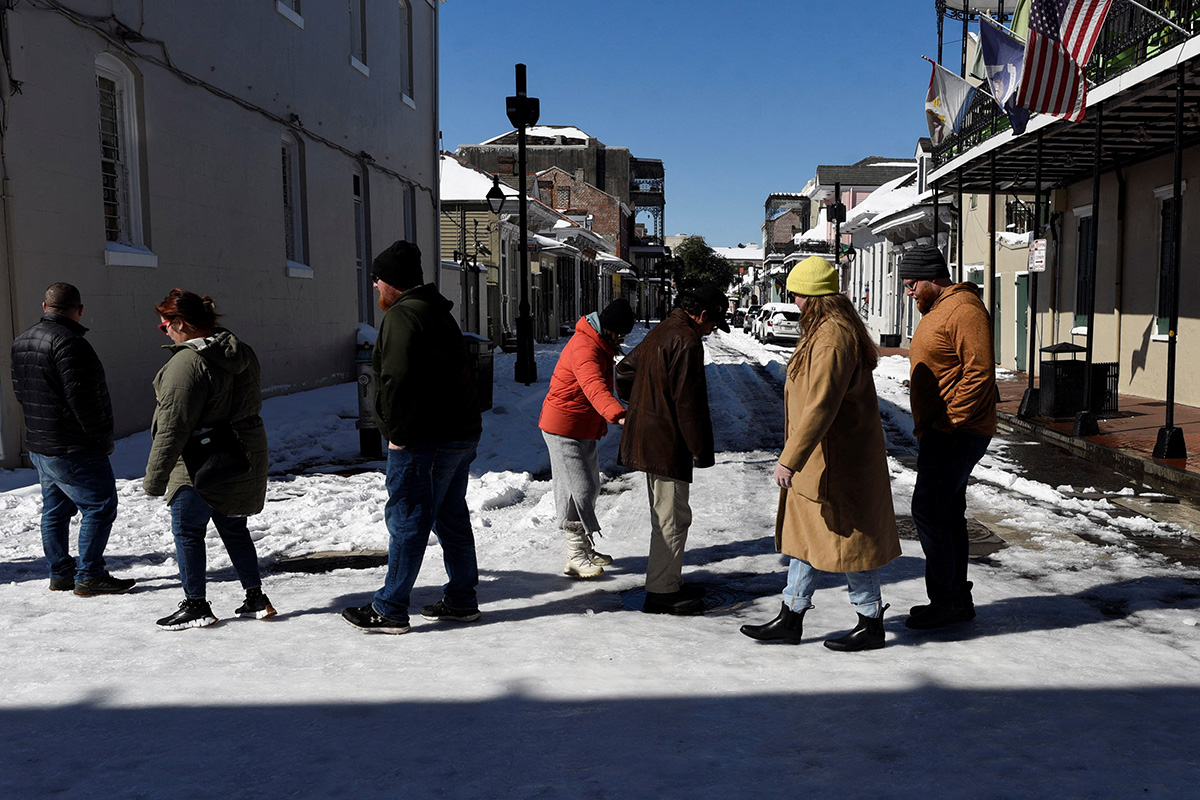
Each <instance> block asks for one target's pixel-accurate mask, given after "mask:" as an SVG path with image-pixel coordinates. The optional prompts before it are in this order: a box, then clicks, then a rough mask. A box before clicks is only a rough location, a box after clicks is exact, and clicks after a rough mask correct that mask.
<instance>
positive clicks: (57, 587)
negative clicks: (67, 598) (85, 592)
mask: <svg viewBox="0 0 1200 800" xmlns="http://www.w3.org/2000/svg"><path fill="white" fill-rule="evenodd" d="M50 591H52V592H73V591H75V576H74V575H72V576H71V577H69V578H51V579H50Z"/></svg>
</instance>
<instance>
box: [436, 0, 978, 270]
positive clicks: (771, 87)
mask: <svg viewBox="0 0 1200 800" xmlns="http://www.w3.org/2000/svg"><path fill="white" fill-rule="evenodd" d="M973 27H974V26H973ZM945 37H946V54H947V55H946V60H947V61H948V62H949V61H954V62H955V65H957V53H958V49H957V48H958V47H959V44H958V42H959V40H960V38H961V23H957V24H956V23H953V22H951V21H950V20H947V25H946V32H945ZM951 42H953V44H951ZM936 50H937V14H936V11H935V10H934V1H933V0H903V1H902V2H897V1H896V0H891V1H890V2H884V0H871V1H869V2H856V1H855V0H832V1H830V0H742V2H733V3H729V2H720V3H717V2H697V0H690V1H689V0H605V1H604V2H564V0H518V2H512V3H499V2H495V0H447V2H446V3H444V4H442V5H441V128H442V134H443V139H442V147H443V148H444V149H446V150H450V151H453V150H454V149H455V148H457V147H458V146H459V145H461V144H473V143H478V142H481V141H484V140H485V139H489V138H491V137H493V136H496V135H499V134H501V133H504V132H506V131H509V130H511V129H512V126H511V125H509V123H508V119H507V117H506V116H505V113H504V98H505V97H506V96H507V95H511V94H514V93H515V74H514V69H513V67H514V65H515V64H517V63H524V64H526V65H527V68H528V84H529V94H530V95H532V96H534V97H537V98H539V99H540V100H541V119H540V120H539V124H544V125H574V126H576V127H579V128H582V129H583V130H584V131H587V132H588V133H589V134H591V135H592V136H595V137H596V138H597V139H599V140H600V141H602V142H604V143H605V144H607V145H611V146H620V147H628V148H629V149H630V150H631V151H632V153H633V155H635V156H639V157H642V158H661V159H662V160H663V164H664V167H665V169H666V198H667V205H666V211H665V229H666V230H665V232H666V233H667V234H676V233H688V234H699V235H702V236H704V237H705V238H706V239H707V241H708V243H709V244H710V245H712V246H724V247H728V246H732V245H736V244H737V243H738V242H747V243H751V242H759V241H760V239H761V233H760V226H761V225H762V219H763V203H764V202H765V201H766V198H767V195H768V194H769V193H771V192H798V191H800V190H801V189H802V188H803V187H804V184H805V182H806V181H807V180H808V179H809V178H811V177H812V176H813V174H814V172H815V170H816V166H817V164H851V163H854V162H855V161H858V160H859V159H860V158H864V157H866V156H871V155H878V156H889V157H905V158H907V157H911V156H912V154H913V152H914V150H915V149H916V142H917V138H918V137H920V136H927V135H928V130H927V128H926V126H925V118H924V100H925V91H926V89H927V87H928V85H929V64H928V63H926V62H925V61H922V60H921V58H920V56H921V55H922V54H925V55H928V56H929V57H931V58H933V57H935V56H936V55H937V53H936Z"/></svg>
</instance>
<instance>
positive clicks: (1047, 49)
mask: <svg viewBox="0 0 1200 800" xmlns="http://www.w3.org/2000/svg"><path fill="white" fill-rule="evenodd" d="M1111 5H1112V0H1033V2H1032V4H1031V6H1030V9H1029V40H1028V42H1027V43H1026V45H1025V61H1024V66H1023V67H1022V70H1021V78H1022V79H1021V88H1020V91H1019V92H1018V93H1017V104H1018V105H1020V106H1022V107H1023V108H1027V109H1029V110H1030V111H1040V112H1043V113H1046V114H1052V115H1054V116H1057V117H1065V118H1067V119H1069V120H1071V121H1072V122H1079V121H1080V120H1081V119H1083V116H1084V114H1085V113H1086V110H1087V80H1086V79H1085V78H1084V74H1083V67H1084V65H1085V64H1087V60H1088V58H1090V57H1091V55H1092V48H1093V47H1095V46H1096V40H1097V39H1098V38H1099V37H1100V29H1101V28H1102V27H1104V19H1105V17H1107V16H1108V9H1109V6H1111Z"/></svg>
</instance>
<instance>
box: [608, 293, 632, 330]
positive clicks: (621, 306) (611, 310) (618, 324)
mask: <svg viewBox="0 0 1200 800" xmlns="http://www.w3.org/2000/svg"><path fill="white" fill-rule="evenodd" d="M635 321H636V320H634V318H633V307H632V306H630V305H629V301H628V300H626V299H625V298H624V297H618V298H617V299H616V300H613V301H612V302H611V303H609V304H608V305H607V306H605V307H604V310H603V311H601V312H600V327H601V328H603V329H604V330H606V331H612V332H613V333H615V334H617V335H619V336H624V335H625V334H627V333H629V332H630V331H631V330H633V323H634V322H635Z"/></svg>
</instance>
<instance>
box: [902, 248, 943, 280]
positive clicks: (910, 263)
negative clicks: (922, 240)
mask: <svg viewBox="0 0 1200 800" xmlns="http://www.w3.org/2000/svg"><path fill="white" fill-rule="evenodd" d="M899 272H900V280H906V279H909V278H915V279H916V280H919V281H936V280H937V279H938V278H949V277H950V270H948V269H946V258H945V256H943V255H942V251H941V250H939V249H937V248H936V247H934V246H933V245H931V244H919V245H917V246H916V247H914V248H913V249H912V250H909V251H908V252H907V253H905V254H904V256H903V257H902V258H901V259H900V268H899Z"/></svg>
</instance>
